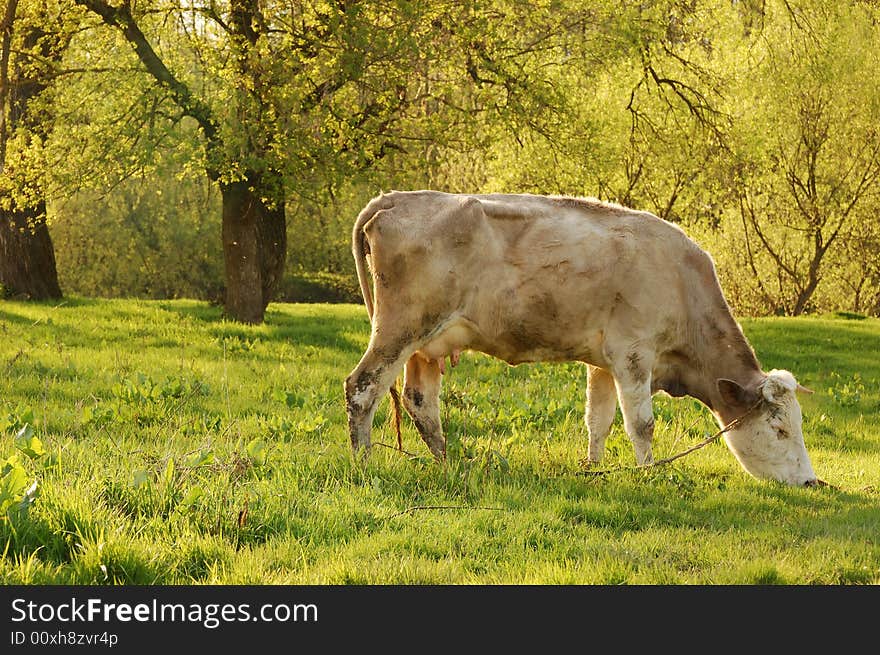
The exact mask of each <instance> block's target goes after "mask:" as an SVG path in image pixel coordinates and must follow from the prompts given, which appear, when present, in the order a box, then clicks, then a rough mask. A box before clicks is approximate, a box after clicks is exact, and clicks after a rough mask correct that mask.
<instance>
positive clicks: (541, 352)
mask: <svg viewBox="0 0 880 655" xmlns="http://www.w3.org/2000/svg"><path fill="white" fill-rule="evenodd" d="M352 247H353V253H354V259H355V263H356V265H357V272H358V278H359V280H360V285H361V291H362V292H363V296H364V301H365V302H366V306H367V312H368V313H369V315H370V319H371V321H372V333H371V335H370V344H369V347H368V348H367V351H366V353H364V356H363V358H362V359H361V360H360V363H358V365H357V366H356V367H355V369H354V370H353V371H352V373H351V374H350V375H349V376H348V378H347V379H346V381H345V395H346V408H347V412H348V423H349V432H350V436H351V444H352V448H353V450H354V451H355V452H357V451H358V450H359V449H361V448H363V449H365V451H366V452H367V453H368V452H369V448H370V431H371V425H372V421H373V416H374V414H375V411H376V406H377V404H378V401H379V399H380V397H381V396H382V395H384V394H385V393H387V392H388V391H389V389H390V388H391V387H392V385H393V383H394V381H395V379H396V378H397V376H398V374H399V373H400V371H401V369H405V372H404V388H403V404H404V407H405V408H406V410H407V412H408V413H409V415H410V416H411V417H412V419H413V422H414V423H415V426H416V428H417V429H418V431H419V434H420V435H421V437H422V439H423V440H424V441H425V443H426V444H427V445H428V448H430V450H431V452H432V453H433V454H434V455H435V456H436V457H437V458H438V459H443V458H444V457H445V455H446V441H445V438H444V436H443V431H442V428H441V425H440V404H439V403H440V381H441V375H442V374H443V373H444V370H445V359H446V357H449V358H450V361H451V364H452V365H453V366H454V365H455V364H456V363H457V362H458V357H459V354H460V353H461V352H462V351H463V350H476V351H480V352H483V353H486V354H488V355H492V356H493V357H497V358H499V359H502V360H504V361H506V362H508V363H510V364H513V365H515V364H520V363H522V362H544V361H557V362H559V361H580V362H584V363H585V364H586V365H587V368H588V379H589V381H588V384H587V409H586V424H587V428H588V432H589V450H588V460H589V461H590V462H599V461H600V460H601V459H602V453H603V450H604V446H605V439H606V437H607V436H608V432H609V430H610V428H611V423H612V420H613V418H614V414H615V411H616V407H617V403H618V402H619V403H620V409H621V412H622V414H623V421H624V427H625V429H626V433H627V436H628V437H629V439H630V441H631V442H632V445H633V448H634V449H635V458H636V463H637V464H639V465H645V464H650V463H652V462H653V456H652V454H651V440H652V437H653V432H654V418H653V411H652V405H651V396H652V394H654V393H656V392H658V391H665V392H666V393H668V394H670V395H672V396H685V395H687V396H692V397H694V398H696V399H698V400H700V401H701V402H702V403H704V404H705V405H706V406H708V407H709V409H710V410H711V411H712V413H713V414H714V415H715V417H716V418H717V420H718V423H719V424H721V425H726V424H728V423H729V422H731V421H733V420H734V419H740V421H738V422H737V424H736V426H735V427H734V428H732V429H730V430H729V431H728V432H726V433H725V434H724V438H725V441H726V443H727V446H728V448H729V449H730V450H731V451H732V452H733V454H734V455H735V456H736V458H737V460H738V461H739V462H740V464H741V465H742V467H743V468H744V469H745V470H746V471H747V472H748V473H750V474H752V475H753V476H755V477H758V478H769V479H775V480H779V481H782V482H785V483H788V484H792V485H810V486H812V485H815V484H819V481H818V480H817V478H816V474H815V473H814V472H813V467H812V465H811V463H810V458H809V455H808V454H807V451H806V448H805V446H804V438H803V433H802V431H801V408H800V405H799V404H798V401H797V398H796V397H795V391H797V390H801V391H808V390H807V389H804V388H803V387H801V386H800V385H799V384H798V383H797V381H796V380H795V378H794V377H793V376H792V374H791V373H789V372H788V371H782V370H773V371H770V372H769V373H764V372H763V371H762V370H761V367H760V365H759V364H758V360H757V359H756V357H755V354H754V352H753V351H752V348H751V347H750V345H749V343H748V342H747V341H746V338H745V336H744V335H743V332H742V330H741V329H740V326H739V324H738V323H737V322H736V320H734V318H733V316H732V315H731V311H730V307H729V306H728V304H727V302H726V300H725V299H724V295H723V294H722V291H721V287H720V285H719V283H718V278H717V276H716V273H715V266H714V264H713V262H712V259H711V258H710V257H709V255H708V254H707V253H706V252H704V251H703V250H702V249H700V248H699V247H698V246H697V245H696V244H695V243H694V242H693V241H691V240H690V239H689V238H688V237H687V235H686V234H685V233H684V232H683V231H682V230H681V229H679V228H678V227H676V226H675V225H672V224H671V223H668V222H666V221H664V220H661V219H660V218H657V217H656V216H654V215H652V214H649V213H646V212H641V211H635V210H632V209H627V208H625V207H621V206H618V205H614V204H609V203H604V202H599V201H597V200H593V199H581V198H569V197H557V196H535V195H506V194H491V195H458V194H448V193H440V192H436V191H411V192H397V191H394V192H391V193H388V194H382V195H380V196H378V197H376V198H374V199H373V200H372V201H370V203H369V204H368V205H367V206H366V207H365V208H364V209H363V211H361V213H360V215H359V216H358V217H357V220H356V221H355V225H354V233H353V244H352ZM367 264H369V266H370V269H371V270H372V273H373V285H372V286H373V290H371V288H370V287H371V285H370V281H369V277H368V271H367Z"/></svg>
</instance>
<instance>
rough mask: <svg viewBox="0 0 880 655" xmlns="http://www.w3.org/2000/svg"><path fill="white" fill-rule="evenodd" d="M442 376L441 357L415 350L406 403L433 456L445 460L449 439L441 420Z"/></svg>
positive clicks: (408, 369)
mask: <svg viewBox="0 0 880 655" xmlns="http://www.w3.org/2000/svg"><path fill="white" fill-rule="evenodd" d="M441 361H442V360H441ZM441 379H442V375H441V368H440V361H438V360H436V359H428V358H426V357H424V356H422V355H421V354H419V353H415V354H414V355H413V356H412V357H410V358H409V360H408V361H407V363H406V368H405V372H404V379H403V406H404V407H405V408H406V411H407V412H409V415H410V416H411V417H412V420H413V423H415V426H416V429H417V430H418V431H419V435H421V437H422V440H423V441H424V442H425V443H426V444H427V445H428V448H429V449H430V450H431V452H432V453H433V454H434V457H436V458H437V459H438V460H440V461H443V460H445V459H446V439H445V437H444V436H443V428H442V426H441V424H440V381H441Z"/></svg>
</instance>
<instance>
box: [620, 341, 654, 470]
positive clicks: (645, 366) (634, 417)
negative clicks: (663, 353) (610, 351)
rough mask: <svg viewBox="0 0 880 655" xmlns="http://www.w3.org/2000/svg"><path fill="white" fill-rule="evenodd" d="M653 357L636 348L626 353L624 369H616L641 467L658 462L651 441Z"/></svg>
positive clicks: (625, 422) (626, 420)
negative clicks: (655, 459) (652, 450)
mask: <svg viewBox="0 0 880 655" xmlns="http://www.w3.org/2000/svg"><path fill="white" fill-rule="evenodd" d="M651 366H652V360H651V359H650V357H649V356H648V355H647V353H640V352H638V351H636V350H633V351H630V352H629V353H628V354H627V356H626V362H625V364H624V365H623V366H622V367H620V370H617V369H615V371H614V380H615V383H616V385H617V399H618V400H619V401H620V411H621V413H622V414H623V425H624V428H625V429H626V435H627V436H628V437H629V440H630V441H631V442H632V445H633V449H634V450H635V455H636V464H638V465H639V466H642V465H646V464H653V463H654V455H653V453H652V452H651V442H652V440H653V438H654V409H653V405H652V403H651Z"/></svg>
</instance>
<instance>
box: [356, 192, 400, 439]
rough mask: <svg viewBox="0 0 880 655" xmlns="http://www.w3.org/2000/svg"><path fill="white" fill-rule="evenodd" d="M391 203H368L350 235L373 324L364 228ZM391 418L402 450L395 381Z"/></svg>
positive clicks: (379, 199) (382, 200)
mask: <svg viewBox="0 0 880 655" xmlns="http://www.w3.org/2000/svg"><path fill="white" fill-rule="evenodd" d="M392 206H393V205H392V203H391V201H390V199H389V198H387V197H386V196H384V195H379V196H378V197H376V198H374V199H373V200H371V201H370V202H369V204H368V205H367V206H366V207H364V208H363V210H362V211H361V213H360V214H358V217H357V220H355V222H354V230H353V231H352V235H351V250H352V254H353V255H354V264H355V268H356V269H357V276H358V284H360V287H361V296H363V298H364V305H365V306H366V308H367V315H368V316H369V317H370V323H371V324H372V322H373V311H374V302H373V285H372V280H370V275H369V271H368V270H367V255H368V254H369V244H368V243H367V239H366V234H365V233H364V227H365V226H366V224H367V223H368V222H370V220H372V219H373V217H374V216H375V215H376V214H377V213H379V212H380V211H381V210H383V209H390V208H391V207H392ZM390 393H391V417H392V420H393V421H394V431H395V432H396V433H397V448H398V450H403V437H402V436H401V432H400V418H401V415H402V414H401V411H400V391H399V390H398V389H397V380H395V381H394V384H392V385H391V389H390Z"/></svg>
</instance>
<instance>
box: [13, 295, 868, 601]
mask: <svg viewBox="0 0 880 655" xmlns="http://www.w3.org/2000/svg"><path fill="white" fill-rule="evenodd" d="M742 324H743V328H744V330H745V332H746V335H747V336H748V338H749V340H750V342H751V343H752V345H753V346H754V348H755V350H756V352H757V354H758V357H759V359H760V360H761V362H762V365H763V366H764V368H765V370H769V369H771V368H786V369H789V370H791V371H792V372H794V373H795V375H796V376H797V377H798V380H799V381H800V382H801V383H802V384H804V385H806V386H808V387H810V388H812V389H814V390H815V393H814V394H813V395H811V396H802V397H801V404H802V407H803V412H804V434H805V438H806V443H807V449H808V451H809V452H810V455H811V457H812V460H813V466H814V468H815V469H816V472H817V473H818V475H819V476H820V477H822V478H823V479H825V480H826V481H828V482H830V483H831V484H833V485H835V486H834V487H825V488H793V487H787V486H785V485H782V484H779V483H774V482H764V481H758V480H755V479H754V478H752V477H750V476H749V475H748V474H746V473H745V472H744V471H743V470H742V469H741V468H740V467H739V465H738V464H737V462H736V461H735V459H734V458H733V455H732V454H730V452H729V451H728V450H727V449H726V447H725V446H724V444H723V443H721V442H718V441H716V442H713V443H712V444H710V445H709V446H707V447H705V448H703V449H701V450H698V451H696V452H695V453H693V454H691V455H689V456H687V457H684V458H682V459H679V460H677V461H675V462H674V463H673V464H670V465H667V466H662V467H656V468H651V469H646V470H621V471H618V472H614V473H610V474H608V475H604V476H590V475H585V470H584V467H583V464H582V460H583V458H584V457H585V456H586V450H587V438H586V429H585V427H584V424H583V411H584V407H583V403H584V390H585V385H586V372H585V370H584V368H583V367H582V366H580V365H577V364H564V365H560V364H540V365H539V364H533V365H521V366H518V367H509V366H507V365H506V364H504V363H503V362H499V361H496V360H493V359H490V358H488V357H484V356H481V355H477V354H473V353H467V354H465V355H463V357H462V362H461V364H460V365H459V366H458V367H457V368H455V369H453V370H451V371H447V375H446V376H445V378H444V389H443V396H442V401H441V402H442V407H443V409H442V416H443V420H444V423H445V428H446V432H447V436H448V439H449V459H448V462H447V463H446V465H445V466H441V465H439V464H437V463H435V462H434V461H433V460H432V459H431V458H430V457H429V455H428V451H427V448H426V447H425V446H424V445H423V444H422V442H421V440H420V439H419V437H418V435H417V433H416V431H415V429H414V428H413V426H412V424H411V423H410V422H409V420H408V418H405V420H404V424H403V429H404V434H403V449H404V451H405V452H400V451H397V450H395V449H394V448H393V446H394V445H395V442H396V437H395V436H394V433H393V429H392V427H391V425H390V420H389V416H388V414H389V405H388V401H387V400H383V401H382V404H381V406H380V409H379V412H378V414H377V417H376V422H375V427H374V433H373V438H374V441H375V442H380V443H382V444H385V445H386V446H389V447H383V446H376V447H374V449H373V456H372V457H371V459H370V460H369V462H368V463H366V464H365V465H364V464H361V463H358V462H357V461H355V460H354V459H353V458H352V457H351V455H350V449H349V441H348V435H347V429H346V421H345V411H344V403H343V398H342V388H343V387H342V384H343V380H344V378H345V376H346V375H347V374H348V373H349V371H350V370H351V369H352V368H353V367H354V365H355V364H356V363H357V361H358V359H359V358H360V356H361V354H362V352H363V350H364V348H365V346H366V343H367V338H368V333H369V323H368V320H367V317H366V313H365V311H364V309H363V307H360V306H356V305H319V304H314V305H288V304H272V305H270V307H269V310H268V312H267V315H266V322H265V323H264V324H262V325H258V326H245V325H241V324H237V323H233V322H229V321H226V320H224V319H223V318H222V316H221V310H220V308H218V307H214V306H210V305H208V304H206V303H202V302H196V301H186V300H175V301H144V300H91V299H85V298H76V297H73V298H69V299H67V300H66V301H64V302H63V303H61V304H58V303H43V304H41V303H18V302H12V301H4V302H2V303H0V467H2V468H0V512H2V515H3V517H2V519H0V555H2V558H0V582H2V583H4V584H55V583H60V584H89V585H100V584H147V585H149V584H301V583H309V584H350V583H354V584H362V583H370V584H414V583H428V584H435V583H453V584H460V583H461V584H489V583H492V584H495V583H525V584H532V583H549V584H557V583H579V584H823V585H832V584H845V585H849V584H877V583H880V543H878V540H880V387H878V380H880V320H877V319H871V318H867V319H863V318H862V317H859V316H855V315H848V314H835V315H825V316H815V317H802V318H762V319H743V320H742ZM655 416H656V431H655V446H654V453H655V457H656V458H657V459H660V458H663V457H667V456H669V455H672V454H674V453H676V452H680V451H681V450H683V449H685V448H687V447H689V446H692V445H694V444H696V443H698V442H699V441H701V440H702V439H704V438H705V437H706V436H707V435H709V434H712V433H714V432H715V431H716V429H717V426H716V424H715V423H714V421H713V419H712V417H711V416H710V414H709V412H708V410H707V409H705V408H704V407H702V406H701V405H700V404H699V403H697V401H694V400H691V399H686V398H685V399H672V398H669V397H667V396H664V395H658V396H655ZM633 463H634V460H633V452H632V448H631V446H630V444H629V441H628V440H627V438H626V436H625V434H624V433H623V430H622V425H621V420H620V417H619V415H618V417H617V419H616V420H615V425H614V428H613V431H612V434H611V436H610V437H609V440H608V450H607V455H606V462H605V463H604V465H605V466H607V467H609V468H614V467H619V466H622V467H628V466H630V465H631V464H633Z"/></svg>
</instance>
